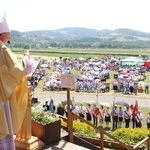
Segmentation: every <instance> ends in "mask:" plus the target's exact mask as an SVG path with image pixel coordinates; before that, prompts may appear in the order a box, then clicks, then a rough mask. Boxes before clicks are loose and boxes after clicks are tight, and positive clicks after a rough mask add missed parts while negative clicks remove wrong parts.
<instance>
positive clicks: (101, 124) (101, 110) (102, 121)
mask: <svg viewBox="0 0 150 150" xmlns="http://www.w3.org/2000/svg"><path fill="white" fill-rule="evenodd" d="M104 113H105V110H104V107H103V106H102V105H101V106H100V108H99V114H98V117H99V124H100V127H102V126H103V123H104Z"/></svg>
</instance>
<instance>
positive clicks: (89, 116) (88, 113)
mask: <svg viewBox="0 0 150 150" xmlns="http://www.w3.org/2000/svg"><path fill="white" fill-rule="evenodd" d="M86 120H87V121H92V108H91V104H88V107H87V108H86Z"/></svg>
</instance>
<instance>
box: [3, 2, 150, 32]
mask: <svg viewBox="0 0 150 150" xmlns="http://www.w3.org/2000/svg"><path fill="white" fill-rule="evenodd" d="M1 5H3V9H4V10H5V11H6V16H7V21H8V23H9V27H10V29H11V30H17V31H20V32H22V31H35V30H54V29H60V28H65V27H86V28H90V29H96V30H102V29H108V30H115V29H118V28H129V29H133V30H138V31H143V32H149V33H150V0H5V1H4V2H3V4H2V3H1Z"/></svg>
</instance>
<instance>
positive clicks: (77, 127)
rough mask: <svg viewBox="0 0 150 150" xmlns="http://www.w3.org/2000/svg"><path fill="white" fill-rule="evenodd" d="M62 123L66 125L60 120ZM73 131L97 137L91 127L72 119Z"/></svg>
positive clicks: (85, 135)
mask: <svg viewBox="0 0 150 150" xmlns="http://www.w3.org/2000/svg"><path fill="white" fill-rule="evenodd" d="M62 125H63V126H67V124H66V123H65V122H64V121H62ZM73 131H74V133H76V134H78V135H81V136H84V137H93V138H96V137H98V136H97V134H96V132H95V130H94V128H93V127H91V126H89V125H87V124H85V123H83V122H80V121H75V120H74V121H73Z"/></svg>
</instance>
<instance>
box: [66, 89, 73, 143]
mask: <svg viewBox="0 0 150 150" xmlns="http://www.w3.org/2000/svg"><path fill="white" fill-rule="evenodd" d="M67 105H68V126H67V128H68V134H69V141H70V142H71V143H74V139H73V119H72V112H71V111H70V88H67Z"/></svg>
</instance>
